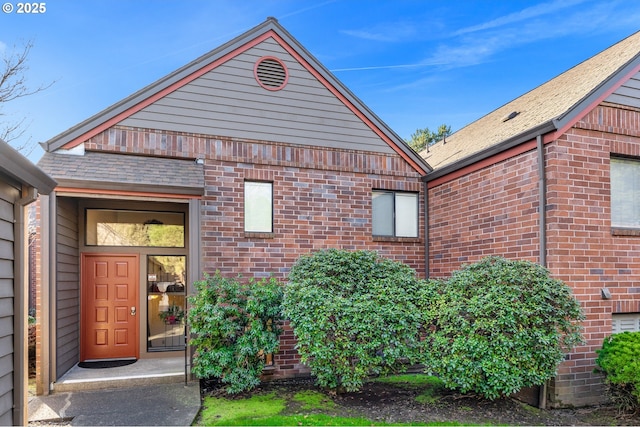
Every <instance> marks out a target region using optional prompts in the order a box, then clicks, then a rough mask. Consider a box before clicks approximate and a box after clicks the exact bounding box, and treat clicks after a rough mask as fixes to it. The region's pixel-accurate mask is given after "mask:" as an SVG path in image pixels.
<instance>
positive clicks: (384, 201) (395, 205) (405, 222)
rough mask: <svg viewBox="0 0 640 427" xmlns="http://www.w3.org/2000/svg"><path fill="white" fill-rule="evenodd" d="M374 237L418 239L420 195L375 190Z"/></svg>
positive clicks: (373, 202) (373, 196)
mask: <svg viewBox="0 0 640 427" xmlns="http://www.w3.org/2000/svg"><path fill="white" fill-rule="evenodd" d="M372 199H373V200H372V204H373V235H374V236H389V237H418V194H417V193H403V192H396V191H383V190H374V191H373V194H372Z"/></svg>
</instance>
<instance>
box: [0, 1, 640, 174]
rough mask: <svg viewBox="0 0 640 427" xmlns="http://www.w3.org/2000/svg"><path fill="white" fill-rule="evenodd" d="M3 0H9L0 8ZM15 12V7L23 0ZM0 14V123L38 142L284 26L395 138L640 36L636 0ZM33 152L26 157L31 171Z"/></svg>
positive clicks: (66, 8) (65, 6) (477, 112)
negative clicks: (12, 59) (17, 77)
mask: <svg viewBox="0 0 640 427" xmlns="http://www.w3.org/2000/svg"><path fill="white" fill-rule="evenodd" d="M0 3H6V1H5V0H0ZM9 3H11V4H12V6H14V9H15V8H17V6H18V5H17V3H18V2H17V1H13V0H10V1H9ZM45 7H46V11H45V12H44V13H42V14H37V15H36V14H17V13H16V11H15V10H14V11H13V12H12V13H2V12H0V54H8V53H10V52H11V51H12V49H13V46H16V45H17V46H18V48H20V46H22V45H23V44H24V43H25V42H26V41H29V40H30V41H32V42H33V44H34V47H33V49H32V50H31V52H30V55H29V63H28V65H29V70H28V72H27V74H26V76H25V77H26V79H27V84H28V85H29V86H30V87H32V88H35V87H38V86H41V85H47V84H49V83H51V82H53V85H51V86H50V87H49V88H47V89H46V90H44V91H42V92H40V93H37V94H35V95H31V96H29V97H26V98H23V99H21V100H17V101H14V102H12V103H8V104H6V105H4V106H3V107H2V111H0V112H1V113H3V115H2V116H0V120H2V121H6V120H9V121H12V122H15V121H19V120H22V119H23V118H24V119H26V120H25V124H26V125H28V128H27V129H26V132H25V133H24V135H23V136H22V137H21V138H20V139H17V140H15V141H13V144H14V145H18V144H24V143H26V142H27V140H29V139H30V140H31V141H32V142H40V141H46V140H48V139H49V138H51V137H53V136H55V135H57V134H58V133H60V132H63V131H65V130H66V129H68V128H70V127H72V126H73V125H75V124H77V123H79V122H80V121H82V120H84V119H86V118H88V117H90V116H92V115H93V114H95V113H97V112H99V111H101V110H103V109H104V108H107V107H108V106H110V105H112V104H113V103H115V102H117V101H119V100H121V99H122V98H125V97H126V96H128V95H130V94H131V93H133V92H135V91H137V90H138V89H141V88H142V87H144V86H146V85H148V84H149V83H152V82H154V81H155V80H157V79H159V78H161V77H163V76H165V75H167V74H169V73H170V72H172V71H174V70H175V69H177V68H179V67H181V66H182V65H184V64H186V63H188V62H190V61H191V60H193V59H195V58H197V57H198V56H200V55H202V54H204V53H206V52H208V51H210V50H212V49H214V48H216V47H217V46H219V45H221V44H223V43H225V42H227V41H229V40H231V39H232V38H234V37H235V36H237V35H239V34H241V33H243V32H245V31H247V30H248V29H250V28H252V27H254V26H255V25H258V24H260V23H261V22H263V21H264V20H265V19H266V18H267V17H268V16H273V17H275V18H277V19H278V21H279V22H280V24H281V25H283V26H284V27H285V28H286V29H287V30H288V31H289V32H290V33H291V34H292V35H293V37H295V38H296V39H297V40H298V41H299V42H300V43H301V44H302V45H303V46H305V48H306V49H307V50H309V51H310V52H311V53H312V54H313V55H314V56H315V57H316V58H317V59H318V60H319V61H320V62H322V63H323V64H324V65H325V66H326V67H327V68H328V69H329V70H331V71H332V72H333V73H334V74H335V75H336V76H337V77H338V79H340V80H341V81H342V82H343V83H344V84H345V85H346V86H347V87H348V88H349V89H350V90H351V91H352V92H353V93H354V94H355V95H356V96H358V97H359V98H360V99H361V100H362V101H364V103H365V104H367V105H368V106H369V107H370V108H371V109H372V110H373V111H374V112H375V113H376V114H377V115H378V116H379V117H380V118H382V120H384V121H385V122H386V123H387V124H388V125H389V126H390V127H391V128H392V129H394V130H395V131H396V133H398V135H400V136H401V137H402V138H409V137H410V135H411V134H412V133H413V132H414V131H415V130H416V129H418V128H423V127H429V128H430V129H432V130H436V129H437V127H438V126H439V125H440V124H443V123H444V124H448V125H450V126H451V127H452V130H454V131H455V130H457V129H459V128H461V127H463V126H464V125H466V124H468V123H470V122H472V121H474V120H476V119H478V118H480V117H482V116H483V115H485V114H487V113H489V112H490V111H492V110H494V109H496V108H498V107H499V106H501V105H503V104H504V103H506V102H508V101H510V100H511V99H514V98H515V97H517V96H519V95H521V94H523V93H525V92H527V91H529V90H531V89H533V88H535V87H536V86H538V85H540V84H542V83H544V82H545V81H547V80H549V79H551V78H553V77H555V76H556V75H558V74H560V73H562V72H563V71H565V70H567V69H569V68H571V67H573V66H574V65H577V64H578V63H580V62H582V61H584V60H585V59H587V58H589V57H591V56H593V55H594V54H596V53H598V52H600V51H601V50H603V49H606V48H607V47H609V46H611V45H612V44H614V43H616V42H617V41H619V40H622V39H623V38H625V37H627V36H629V35H631V34H633V33H634V32H636V31H638V30H640V3H639V2H637V0H610V1H606V0H604V1H603V0H549V1H524V0H522V1H519V0H510V1H497V0H496V1H489V0H483V1H470V0H465V1H450V0H445V1H435V0H433V1H427V0H422V1H407V0H369V1H365V0H327V1H323V0H317V1H314V0H305V1H303V0H297V1H296V0H261V1H253V0H244V1H238V0H229V1H226V0H185V1H179V0H173V1H169V0H82V1H81V0H77V1H71V0H51V1H46V2H45ZM41 155H42V150H41V149H40V148H39V147H38V148H36V149H34V150H33V152H32V153H31V154H29V158H30V159H31V160H32V161H34V162H36V161H37V160H38V159H39V158H40V157H41Z"/></svg>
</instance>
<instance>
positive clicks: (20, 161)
mask: <svg viewBox="0 0 640 427" xmlns="http://www.w3.org/2000/svg"><path fill="white" fill-rule="evenodd" d="M0 173H4V174H6V175H8V176H10V177H11V178H12V179H14V180H16V181H17V182H19V183H21V184H26V185H29V186H31V187H34V188H35V189H37V190H38V191H39V192H40V193H42V194H49V193H51V191H53V189H54V188H55V186H56V182H55V181H54V180H53V178H51V177H50V176H49V175H47V174H46V173H45V172H44V171H42V170H41V169H40V168H39V167H38V166H36V165H34V164H33V163H31V162H30V161H29V160H28V159H27V158H26V157H24V156H23V155H22V154H20V153H19V152H18V151H16V150H15V149H13V148H12V147H11V146H10V145H9V144H7V143H6V142H4V141H3V140H2V139H0Z"/></svg>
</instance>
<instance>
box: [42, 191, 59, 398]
mask: <svg viewBox="0 0 640 427" xmlns="http://www.w3.org/2000/svg"><path fill="white" fill-rule="evenodd" d="M57 205H58V199H57V198H56V193H55V192H52V193H51V195H50V196H49V212H50V214H49V234H50V236H49V257H48V262H49V282H48V285H49V307H50V309H49V331H50V332H49V361H50V362H49V392H51V391H53V383H54V382H55V381H56V380H57V379H58V373H57V363H58V362H57V352H56V349H57V348H58V344H57V341H56V340H57V337H58V314H57V313H58V292H57V284H56V282H57V276H58V250H57V245H58V231H57V227H56V223H57V221H58V218H57V216H58V210H57V208H56V207H57ZM43 258H44V257H43Z"/></svg>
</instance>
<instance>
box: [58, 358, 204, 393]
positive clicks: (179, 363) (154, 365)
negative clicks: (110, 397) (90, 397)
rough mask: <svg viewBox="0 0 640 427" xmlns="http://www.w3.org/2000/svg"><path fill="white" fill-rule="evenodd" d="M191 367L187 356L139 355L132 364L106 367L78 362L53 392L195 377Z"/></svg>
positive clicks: (157, 382)
mask: <svg viewBox="0 0 640 427" xmlns="http://www.w3.org/2000/svg"><path fill="white" fill-rule="evenodd" d="M187 362H190V361H189V359H187ZM190 370H191V366H189V365H188V364H187V365H186V366H185V358H184V357H169V358H155V359H138V360H137V361H136V362H135V363H133V364H131V365H127V366H120V367H116V368H106V369H86V368H80V367H79V366H78V365H75V366H74V367H73V368H71V369H70V370H69V371H67V372H66V373H65V374H64V375H63V376H62V377H61V378H60V379H59V380H58V381H56V382H55V383H54V384H53V393H61V392H69V391H80V390H101V389H109V388H119V387H138V386H145V385H150V384H169V383H179V382H185V381H190V380H191V375H190Z"/></svg>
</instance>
